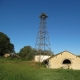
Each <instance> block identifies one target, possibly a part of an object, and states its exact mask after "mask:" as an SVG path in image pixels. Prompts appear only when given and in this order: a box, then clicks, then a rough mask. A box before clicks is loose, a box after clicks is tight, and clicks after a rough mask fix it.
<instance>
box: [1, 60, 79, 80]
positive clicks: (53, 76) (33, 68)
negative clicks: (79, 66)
mask: <svg viewBox="0 0 80 80" xmlns="http://www.w3.org/2000/svg"><path fill="white" fill-rule="evenodd" d="M0 80H80V71H78V70H63V69H46V68H45V67H44V66H43V65H39V64H38V63H35V62H33V61H21V60H20V61H19V60H6V59H0Z"/></svg>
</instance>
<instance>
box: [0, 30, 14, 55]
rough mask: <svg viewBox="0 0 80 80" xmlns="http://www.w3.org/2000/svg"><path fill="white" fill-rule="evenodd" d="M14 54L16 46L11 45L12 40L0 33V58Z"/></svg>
mask: <svg viewBox="0 0 80 80" xmlns="http://www.w3.org/2000/svg"><path fill="white" fill-rule="evenodd" d="M12 52H14V45H13V44H12V43H10V38H9V37H8V36H7V35H6V34H4V33H2V32H0V56H3V55H4V54H6V53H12Z"/></svg>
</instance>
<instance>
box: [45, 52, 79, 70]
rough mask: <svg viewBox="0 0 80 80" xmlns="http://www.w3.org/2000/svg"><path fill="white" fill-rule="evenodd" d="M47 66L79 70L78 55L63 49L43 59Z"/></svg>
mask: <svg viewBox="0 0 80 80" xmlns="http://www.w3.org/2000/svg"><path fill="white" fill-rule="evenodd" d="M44 62H45V63H46V65H47V67H48V68H53V69H60V68H63V69H76V70H80V57H78V56H76V55H74V54H72V53H71V52H69V51H63V52H61V53H58V54H56V55H54V56H51V57H50V58H48V59H46V60H44Z"/></svg>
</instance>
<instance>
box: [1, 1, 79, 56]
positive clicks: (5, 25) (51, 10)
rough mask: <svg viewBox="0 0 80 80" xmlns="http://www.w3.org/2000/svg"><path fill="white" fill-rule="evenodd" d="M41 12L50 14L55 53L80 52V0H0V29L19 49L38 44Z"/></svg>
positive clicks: (52, 48)
mask: <svg viewBox="0 0 80 80" xmlns="http://www.w3.org/2000/svg"><path fill="white" fill-rule="evenodd" d="M42 12H45V13H46V14H47V15H48V18H47V27H48V32H49V39H50V45H51V50H52V51H53V52H54V54H57V53H59V52H62V51H64V50H67V51H69V52H71V53H73V54H76V55H80V0H0V32H3V33H5V34H6V35H7V36H8V37H9V38H10V41H11V43H13V44H14V47H15V51H16V52H19V51H20V49H21V48H23V47H24V46H28V45H30V46H31V47H33V48H35V43H36V37H37V34H38V28H39V26H40V18H39V15H40V14H41V13H42Z"/></svg>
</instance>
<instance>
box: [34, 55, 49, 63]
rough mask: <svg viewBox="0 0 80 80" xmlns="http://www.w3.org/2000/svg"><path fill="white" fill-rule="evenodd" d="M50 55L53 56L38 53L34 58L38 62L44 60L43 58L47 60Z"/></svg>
mask: <svg viewBox="0 0 80 80" xmlns="http://www.w3.org/2000/svg"><path fill="white" fill-rule="evenodd" d="M49 57H51V56H48V55H36V56H35V58H34V60H35V61H36V62H43V60H45V59H47V58H49Z"/></svg>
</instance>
